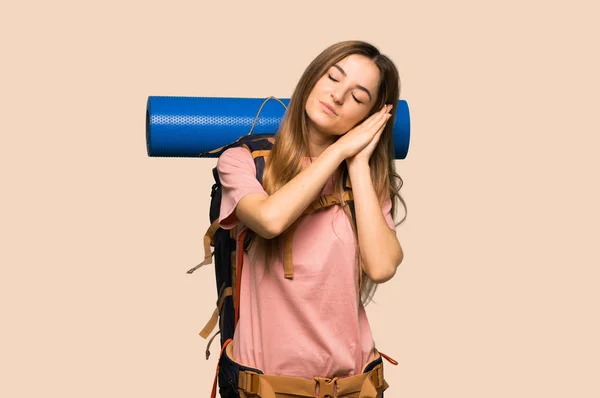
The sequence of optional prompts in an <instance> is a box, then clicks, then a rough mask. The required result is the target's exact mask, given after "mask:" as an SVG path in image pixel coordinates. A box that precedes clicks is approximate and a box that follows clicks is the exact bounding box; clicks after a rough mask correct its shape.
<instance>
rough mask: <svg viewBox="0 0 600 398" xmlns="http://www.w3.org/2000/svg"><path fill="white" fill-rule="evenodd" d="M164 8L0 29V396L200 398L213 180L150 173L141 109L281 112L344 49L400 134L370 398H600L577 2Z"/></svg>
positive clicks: (69, 11) (594, 97)
mask: <svg viewBox="0 0 600 398" xmlns="http://www.w3.org/2000/svg"><path fill="white" fill-rule="evenodd" d="M169 3H170V4H169V5H167V2H166V1H163V2H158V1H147V2H134V1H129V2H116V1H104V2H76V1H54V2H42V1H34V2H28V3H20V5H18V6H17V5H15V4H17V3H16V2H12V3H10V5H7V4H4V5H2V6H1V9H0V33H1V34H0V40H1V43H2V47H1V48H2V62H1V66H0V68H1V73H0V79H1V91H2V95H1V96H0V101H1V104H0V131H1V134H2V136H1V138H2V156H1V157H0V162H1V168H0V170H1V171H0V173H1V178H2V179H1V181H2V182H1V184H2V195H1V200H2V203H1V206H0V211H1V231H0V232H1V234H2V236H1V241H0V242H1V243H0V244H1V247H2V249H1V253H0V256H1V257H0V261H1V266H2V275H1V279H0V281H1V282H0V295H1V296H0V298H1V300H0V306H1V313H0V314H1V317H2V318H1V321H2V328H1V332H0V333H1V334H0V336H1V338H0V396H3V397H11V398H12V397H39V396H44V397H63V398H66V397H146V398H150V397H181V398H183V397H208V396H209V394H210V390H211V387H212V380H213V375H214V371H215V366H216V360H217V355H216V350H214V351H213V355H212V357H211V358H210V360H208V361H206V360H205V359H204V349H205V343H206V342H205V340H203V339H202V338H200V337H199V336H198V332H199V331H200V329H201V328H202V326H203V325H204V322H205V321H206V319H207V317H208V316H210V314H211V312H212V310H213V305H214V300H215V296H216V293H215V291H214V278H213V270H212V268H206V269H202V270H200V271H198V272H197V273H194V274H192V275H188V274H186V272H185V271H186V270H187V269H188V268H190V267H191V266H193V265H194V264H196V263H197V262H199V261H200V259H201V257H202V255H203V251H202V236H203V233H204V231H205V229H206V228H207V226H208V203H209V202H208V199H209V197H208V192H209V191H210V186H211V184H212V177H211V174H210V172H211V168H212V167H213V166H214V164H215V163H214V160H209V159H178V158H149V157H148V156H147V154H146V143H145V135H144V134H145V132H144V116H145V106H146V100H147V97H148V96H149V95H188V96H240V97H244V96H248V97H265V96H269V95H276V96H279V97H288V96H289V95H291V92H292V90H293V87H294V86H295V84H296V82H297V80H298V78H299V77H300V75H301V73H302V71H303V70H304V68H305V67H306V66H307V65H308V63H309V62H310V61H311V60H312V59H313V58H314V57H315V56H316V55H317V54H318V53H319V52H320V51H321V50H323V49H324V48H325V47H327V46H328V45H330V44H332V43H334V42H336V41H339V40H346V39H362V40H367V41H370V42H372V43H373V44H375V45H377V46H378V47H379V48H380V49H381V51H382V52H384V53H385V54H388V55H389V56H390V57H391V58H392V59H393V60H394V61H395V62H396V64H397V66H398V68H399V70H400V74H401V78H402V83H403V85H402V93H401V98H402V99H406V100H407V101H408V103H409V106H410V109H411V121H412V139H411V146H410V148H409V153H408V157H407V158H406V159H405V160H401V161H397V166H398V171H399V173H400V175H401V176H402V178H403V179H404V187H403V189H402V195H403V197H404V198H405V199H406V201H407V203H408V219H407V221H406V223H405V224H403V225H402V226H401V227H399V228H398V237H399V239H400V241H401V243H402V246H403V248H404V251H405V259H404V262H403V263H402V264H401V266H400V268H399V270H398V273H397V275H396V276H395V277H394V279H392V280H391V281H390V282H388V283H386V284H384V285H382V286H381V287H380V290H379V293H378V295H377V297H376V301H377V304H373V305H371V306H369V307H367V308H368V314H369V316H370V321H371V326H372V328H373V332H374V335H375V339H376V342H377V345H378V347H379V348H380V350H382V351H383V352H385V353H387V354H389V355H390V356H392V357H393V358H395V359H397V360H398V361H399V362H400V364H399V365H398V366H397V367H394V366H391V365H388V366H387V367H386V373H387V379H388V381H389V383H390V385H391V387H390V389H389V390H388V393H387V394H386V397H389V398H393V397H410V398H419V397H432V398H433V397H436V398H438V397H461V398H466V397H477V398H479V397H546V398H547V397H578V398H583V397H600V383H599V379H598V377H599V375H600V359H599V355H600V345H599V342H598V336H599V335H600V327H599V323H598V317H599V302H600V294H599V293H598V282H599V276H600V275H599V272H598V266H599V265H600V261H599V260H600V256H599V255H598V252H597V250H598V243H599V239H598V236H599V232H598V221H599V217H598V216H599V211H598V202H599V199H600V198H599V194H598V189H597V187H598V181H599V178H598V170H599V169H600V167H599V166H600V164H599V163H600V162H599V161H598V160H597V152H598V149H599V144H600V139H599V138H598V137H599V135H598V134H599V133H600V123H599V122H598V109H599V105H600V103H599V102H600V101H599V100H598V95H599V94H598V93H599V89H600V84H599V78H598V71H599V70H600V64H599V61H598V37H600V29H599V28H598V19H597V17H598V15H599V14H598V8H597V6H595V5H593V4H594V3H595V2H592V1H568V2H567V1H503V2H481V1H480V2H478V1H452V2H447V1H419V2H417V1H412V2H391V1H379V2H356V3H355V2H350V1H344V2H323V3H321V2H304V3H303V4H302V5H300V3H294V4H293V5H288V3H287V2H277V1H269V2H256V1H254V2H245V3H242V2H239V3H238V2H223V3H218V4H217V3H214V4H208V3H203V2H193V1H171V2H169ZM290 3H291V2H290ZM401 216H402V214H399V215H398V217H397V220H399V219H400V217H401ZM215 347H216V345H215V346H213V348H215Z"/></svg>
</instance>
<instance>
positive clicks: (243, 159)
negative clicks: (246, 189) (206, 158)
mask: <svg viewBox="0 0 600 398" xmlns="http://www.w3.org/2000/svg"><path fill="white" fill-rule="evenodd" d="M248 167H250V168H254V160H253V159H252V155H251V154H250V151H248V150H247V149H246V148H243V147H233V148H229V149H226V150H225V151H224V152H223V153H222V154H221V156H219V158H218V160H217V170H219V171H220V172H227V171H228V170H230V169H239V168H244V169H246V168H248Z"/></svg>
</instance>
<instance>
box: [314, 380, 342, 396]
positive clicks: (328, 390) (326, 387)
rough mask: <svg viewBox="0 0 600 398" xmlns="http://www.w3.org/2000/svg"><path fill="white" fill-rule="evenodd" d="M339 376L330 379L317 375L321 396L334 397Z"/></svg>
mask: <svg viewBox="0 0 600 398" xmlns="http://www.w3.org/2000/svg"><path fill="white" fill-rule="evenodd" d="M337 380H338V378H337V377H334V378H333V379H330V378H328V377H315V381H316V382H317V384H318V386H319V395H318V397H319V398H333V396H334V395H333V394H334V389H335V386H336V384H337Z"/></svg>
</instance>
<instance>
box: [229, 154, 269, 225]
mask: <svg viewBox="0 0 600 398" xmlns="http://www.w3.org/2000/svg"><path fill="white" fill-rule="evenodd" d="M217 172H218V174H219V180H220V181H221V185H222V192H221V208H220V209H219V226H220V227H221V228H223V229H231V228H233V227H235V226H236V225H237V224H238V223H239V220H238V218H237V217H236V215H235V208H236V206H237V204H238V203H239V201H240V200H241V199H242V198H243V197H244V196H246V195H248V194H251V193H263V194H265V195H267V192H266V191H265V190H264V188H263V187H262V185H261V183H260V182H259V181H258V180H257V179H256V166H255V164H254V160H253V159H252V155H251V154H250V152H249V151H248V150H247V149H246V148H243V147H234V148H229V149H227V150H225V151H224V152H223V153H222V154H221V156H219V160H218V161H217Z"/></svg>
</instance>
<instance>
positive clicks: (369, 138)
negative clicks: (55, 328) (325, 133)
mask: <svg viewBox="0 0 600 398" xmlns="http://www.w3.org/2000/svg"><path fill="white" fill-rule="evenodd" d="M392 107H393V105H384V106H383V107H382V108H381V110H380V111H379V112H376V113H374V114H372V115H371V116H369V118H368V119H367V120H365V121H364V122H362V123H361V124H359V125H357V126H355V127H354V128H353V129H352V130H350V131H348V132H347V133H346V134H344V135H343V136H341V137H340V138H339V139H338V140H337V141H336V142H335V144H334V145H337V146H339V148H341V152H342V155H343V156H344V158H345V159H346V163H347V164H348V167H350V166H351V165H352V164H355V163H361V162H364V163H368V162H369V159H370V158H371V155H372V154H373V151H374V150H375V147H376V146H377V143H378V142H379V138H381V134H382V133H383V130H384V128H385V125H386V123H387V121H388V120H389V118H390V117H391V116H392V115H391V113H389V112H390V111H391V109H392Z"/></svg>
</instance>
